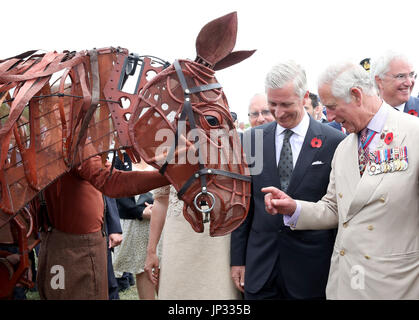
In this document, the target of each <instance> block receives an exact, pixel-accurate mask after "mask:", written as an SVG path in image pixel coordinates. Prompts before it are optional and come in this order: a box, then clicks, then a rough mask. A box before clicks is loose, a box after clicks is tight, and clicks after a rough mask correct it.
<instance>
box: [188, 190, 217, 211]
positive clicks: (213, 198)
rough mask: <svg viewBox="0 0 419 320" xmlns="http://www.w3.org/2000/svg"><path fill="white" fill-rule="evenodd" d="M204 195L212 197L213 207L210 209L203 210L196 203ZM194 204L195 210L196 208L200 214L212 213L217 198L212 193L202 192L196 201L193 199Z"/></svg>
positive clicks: (196, 197)
mask: <svg viewBox="0 0 419 320" xmlns="http://www.w3.org/2000/svg"><path fill="white" fill-rule="evenodd" d="M202 194H207V195H209V196H210V197H211V199H212V205H211V207H210V208H209V209H201V208H200V207H199V206H198V204H197V203H196V201H197V200H198V197H199V196H200V195H202ZM193 204H194V205H195V208H196V210H198V211H200V212H202V213H207V212H211V211H212V209H214V205H215V197H214V195H213V194H212V193H211V192H208V191H207V192H205V193H204V192H200V193H198V194H197V195H196V196H195V199H193Z"/></svg>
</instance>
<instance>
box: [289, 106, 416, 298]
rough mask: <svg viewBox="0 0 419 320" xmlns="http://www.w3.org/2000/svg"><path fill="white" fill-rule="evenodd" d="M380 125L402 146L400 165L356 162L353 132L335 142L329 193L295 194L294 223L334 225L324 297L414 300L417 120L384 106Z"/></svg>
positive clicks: (306, 226) (319, 226) (307, 226)
mask: <svg viewBox="0 0 419 320" xmlns="http://www.w3.org/2000/svg"><path fill="white" fill-rule="evenodd" d="M383 129H386V130H388V131H387V132H393V134H394V139H393V141H392V142H391V143H390V144H389V145H386V144H385V143H384V142H383V140H381V142H380V143H379V144H378V145H377V149H385V148H393V147H398V146H406V147H407V154H408V160H409V166H408V168H407V170H405V171H395V172H392V173H382V174H378V175H369V173H368V171H365V173H364V175H363V176H362V178H361V177H360V174H359V169H358V136H357V135H356V134H351V135H349V136H348V137H347V138H346V139H345V140H343V141H342V142H341V143H340V145H339V146H338V148H337V149H336V152H335V155H334V159H333V162H332V171H331V174H330V183H329V186H328V191H327V194H326V195H325V196H324V197H323V198H322V200H320V201H319V202H317V203H310V202H304V201H298V202H299V203H300V204H301V213H300V217H299V218H298V221H297V224H296V226H295V228H296V229H327V228H335V227H338V234H337V237H336V242H335V246H334V252H333V254H332V258H331V267H330V273H329V279H328V284H327V289H326V295H327V298H328V299H419V186H418V182H419V179H418V177H419V119H418V118H417V117H414V116H411V115H408V114H405V113H401V112H398V111H395V110H393V109H391V110H389V113H388V117H387V120H386V124H385V126H384V128H383Z"/></svg>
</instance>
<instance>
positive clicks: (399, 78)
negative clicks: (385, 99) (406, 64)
mask: <svg viewBox="0 0 419 320" xmlns="http://www.w3.org/2000/svg"><path fill="white" fill-rule="evenodd" d="M417 76H418V74H417V73H416V72H415V71H412V72H410V73H398V74H392V75H391V77H392V78H393V79H395V80H397V81H400V82H404V81H406V80H407V78H409V79H411V80H416V78H417Z"/></svg>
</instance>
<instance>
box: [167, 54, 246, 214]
mask: <svg viewBox="0 0 419 320" xmlns="http://www.w3.org/2000/svg"><path fill="white" fill-rule="evenodd" d="M173 66H174V68H175V71H176V74H177V76H178V78H179V81H180V84H181V86H182V90H183V96H184V102H183V106H182V109H181V110H182V112H181V114H180V117H179V121H178V126H177V128H176V135H175V141H174V143H173V144H172V146H171V148H170V151H169V152H168V154H167V157H166V160H165V162H164V164H163V165H162V167H161V168H160V170H159V172H160V173H161V174H164V172H165V171H166V168H167V165H168V164H169V162H170V161H171V160H172V158H173V156H174V153H175V150H176V147H177V146H178V143H179V129H183V128H184V126H185V123H186V118H188V120H189V125H190V128H191V130H192V129H196V128H197V126H196V123H195V118H194V112H193V109H192V104H191V94H196V93H200V92H204V91H209V90H213V89H220V88H222V86H221V85H220V84H219V83H210V84H206V85H201V86H196V87H193V88H189V87H188V85H187V83H186V79H185V75H184V74H183V71H182V68H181V66H180V63H179V61H178V60H175V62H174V63H173ZM180 132H184V131H182V130H180ZM195 143H197V138H195ZM199 149H200V148H199V146H198V166H199V170H198V171H196V172H195V173H193V174H192V175H191V177H190V178H189V179H188V180H187V181H186V182H185V183H184V185H183V186H182V187H181V188H180V189H179V191H178V193H177V196H178V198H179V199H181V198H182V196H183V195H184V194H185V192H186V191H187V190H188V189H189V188H190V186H191V185H192V183H193V182H194V181H195V180H196V179H198V178H199V179H200V181H201V192H199V193H198V194H197V195H196V196H195V198H194V201H193V203H194V206H195V209H196V210H198V211H200V212H201V213H205V214H206V213H209V212H211V211H212V209H213V208H214V205H215V196H214V195H213V194H212V193H211V192H209V191H208V190H207V175H221V176H226V177H228V178H232V179H237V180H242V181H246V182H251V178H250V177H249V176H245V175H241V174H237V173H233V172H229V171H225V170H219V169H212V168H207V167H205V163H204V161H203V160H202V155H201V153H200V152H199V151H200V150H199ZM202 195H208V196H209V197H210V198H211V199H212V204H211V206H209V205H208V208H204V209H203V208H201V207H200V206H199V205H198V203H197V201H198V199H199V197H200V196H202Z"/></svg>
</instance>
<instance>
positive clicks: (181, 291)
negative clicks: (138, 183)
mask: <svg viewBox="0 0 419 320" xmlns="http://www.w3.org/2000/svg"><path fill="white" fill-rule="evenodd" d="M182 211H183V201H181V200H178V198H177V194H176V190H175V188H174V187H173V186H165V187H162V188H159V189H156V190H154V205H153V208H152V212H153V213H152V218H151V222H150V235H149V242H148V246H147V258H146V265H145V270H146V272H147V273H148V274H149V277H150V279H151V280H152V281H153V283H155V284H156V285H158V288H159V291H158V292H159V294H158V298H159V299H161V300H184V299H186V300H198V299H202V300H225V299H240V298H241V294H240V292H239V291H238V290H237V289H236V288H235V286H234V283H233V281H232V280H231V277H230V235H226V236H222V237H210V236H209V225H208V224H205V225H204V226H205V230H204V232H203V233H196V232H195V231H194V230H193V229H192V227H191V226H190V224H189V223H188V222H187V221H186V219H185V218H184V216H183V212H182ZM162 230H163V236H162V238H163V239H162V240H163V246H162V254H161V263H160V270H159V258H158V256H157V255H156V247H157V243H158V241H159V239H160V236H161V234H162ZM153 271H154V272H153Z"/></svg>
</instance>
